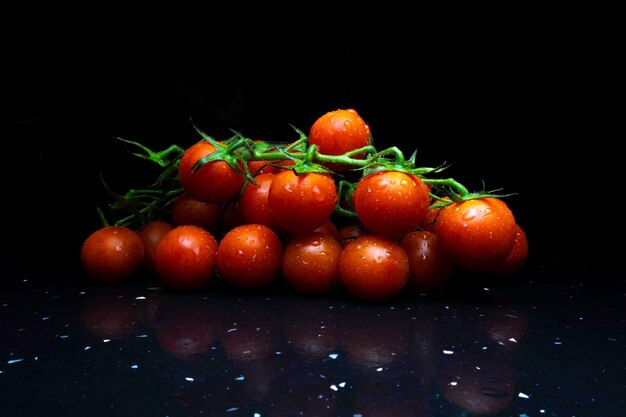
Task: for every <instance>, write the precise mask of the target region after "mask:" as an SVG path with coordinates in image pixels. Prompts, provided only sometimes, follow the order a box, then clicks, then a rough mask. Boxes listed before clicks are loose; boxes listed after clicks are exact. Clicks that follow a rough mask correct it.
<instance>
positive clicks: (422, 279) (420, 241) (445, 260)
mask: <svg viewBox="0 0 626 417" xmlns="http://www.w3.org/2000/svg"><path fill="white" fill-rule="evenodd" d="M400 245H401V246H402V247H403V248H404V250H405V252H406V254H407V256H408V257H409V278H408V280H407V283H406V286H407V289H408V290H410V291H413V292H427V293H428V292H436V291H440V290H442V289H443V288H444V287H445V286H446V284H447V283H448V282H449V281H450V279H451V278H452V275H453V274H454V263H453V262H452V260H451V259H450V258H449V257H448V256H447V254H446V253H445V252H444V251H443V250H442V249H441V247H440V246H439V242H438V240H437V235H435V234H434V233H432V232H429V231H427V230H416V231H414V232H411V233H408V234H406V235H405V236H404V237H403V238H402V240H400Z"/></svg>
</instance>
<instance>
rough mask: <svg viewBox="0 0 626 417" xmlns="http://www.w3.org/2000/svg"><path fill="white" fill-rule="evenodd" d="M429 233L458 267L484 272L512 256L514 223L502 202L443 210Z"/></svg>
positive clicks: (458, 205)
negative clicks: (431, 232)
mask: <svg viewBox="0 0 626 417" xmlns="http://www.w3.org/2000/svg"><path fill="white" fill-rule="evenodd" d="M432 231H433V232H434V233H435V234H436V235H437V238H438V240H439V244H440V245H441V247H442V248H443V249H444V251H445V252H447V253H448V254H449V256H450V257H451V259H452V261H453V262H454V263H455V264H456V265H457V266H459V267H460V268H462V269H465V270H468V271H473V272H485V271H488V270H490V269H491V268H493V267H494V266H495V265H497V264H499V263H500V262H502V261H503V260H504V259H505V258H506V257H507V256H508V255H509V254H510V253H511V250H512V249H513V244H514V243H515V236H516V221H515V217H514V216H513V213H512V212H511V210H510V209H509V207H508V205H507V204H506V203H505V202H504V201H503V200H502V199H499V198H495V197H488V198H477V199H470V200H465V201H461V202H454V203H451V204H450V205H448V206H445V207H443V208H442V209H441V210H440V211H439V214H438V215H437V217H436V219H435V222H434V223H433V224H432Z"/></svg>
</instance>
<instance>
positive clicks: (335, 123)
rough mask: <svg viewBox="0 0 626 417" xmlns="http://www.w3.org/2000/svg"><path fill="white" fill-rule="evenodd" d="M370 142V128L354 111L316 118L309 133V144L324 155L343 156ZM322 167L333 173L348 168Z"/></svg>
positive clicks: (360, 154) (361, 154) (361, 156)
mask: <svg viewBox="0 0 626 417" xmlns="http://www.w3.org/2000/svg"><path fill="white" fill-rule="evenodd" d="M370 142H371V135H370V127H369V126H368V125H367V123H365V121H364V120H363V119H362V118H361V116H359V114H358V113H357V111H356V110H354V109H338V110H333V111H330V112H328V113H326V114H324V115H322V116H321V117H320V118H318V119H317V120H316V121H315V122H314V123H313V125H312V126H311V130H310V131H309V144H310V145H316V146H317V149H318V150H319V152H320V153H322V154H325V155H343V154H344V153H346V152H350V151H353V150H356V149H360V148H363V147H365V146H367V145H369V144H370ZM364 155H365V154H364V153H359V154H356V155H354V156H353V158H363V156H364ZM324 165H325V166H326V167H327V168H329V169H331V170H333V171H335V172H342V171H346V170H348V169H349V168H350V166H349V165H342V164H332V163H328V164H324Z"/></svg>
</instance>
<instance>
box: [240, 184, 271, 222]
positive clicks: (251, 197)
mask: <svg viewBox="0 0 626 417" xmlns="http://www.w3.org/2000/svg"><path fill="white" fill-rule="evenodd" d="M275 176H276V174H274V173H272V172H266V173H263V174H259V175H257V176H256V177H255V178H254V179H255V180H256V182H257V184H252V183H249V184H246V186H245V187H244V189H243V191H242V193H241V195H240V196H239V200H238V201H239V213H240V215H241V218H242V220H243V223H249V224H263V225H265V226H267V227H269V228H271V229H273V230H278V224H277V223H276V221H275V220H274V218H273V217H272V213H271V212H270V208H269V203H268V194H269V190H270V185H271V184H272V180H274V177H275Z"/></svg>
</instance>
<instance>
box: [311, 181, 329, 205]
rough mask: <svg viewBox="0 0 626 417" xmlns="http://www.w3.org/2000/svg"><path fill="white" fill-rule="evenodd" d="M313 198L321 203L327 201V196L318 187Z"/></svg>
mask: <svg viewBox="0 0 626 417" xmlns="http://www.w3.org/2000/svg"><path fill="white" fill-rule="evenodd" d="M313 197H314V198H315V201H320V202H321V201H324V200H326V196H325V195H324V193H323V192H322V190H320V188H319V187H318V186H317V185H316V186H314V187H313Z"/></svg>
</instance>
